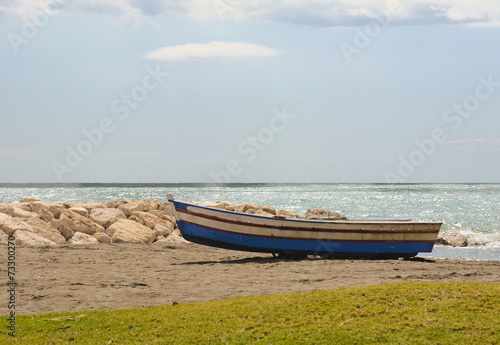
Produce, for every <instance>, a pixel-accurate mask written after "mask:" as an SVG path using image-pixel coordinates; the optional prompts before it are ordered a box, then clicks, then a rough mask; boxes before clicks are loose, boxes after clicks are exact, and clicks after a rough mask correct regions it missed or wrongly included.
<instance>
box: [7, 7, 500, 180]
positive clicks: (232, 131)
mask: <svg viewBox="0 0 500 345" xmlns="http://www.w3.org/2000/svg"><path fill="white" fill-rule="evenodd" d="M290 3H291V4H292V5H290ZM0 37H1V40H0V111H1V119H2V125H1V126H0V167H1V170H0V182H208V183H210V182H212V183H213V182H499V180H500V178H499V173H498V172H499V171H500V160H499V153H500V133H499V129H500V117H499V111H500V64H499V63H498V61H500V4H499V3H498V2H497V1H487V0H482V1H474V2H472V1H470V2H469V1H462V2H454V1H447V0H436V1H432V0H431V1H411V2H396V1H392V2H385V1H355V2H353V1H349V2H347V1H330V0H317V1H302V0H297V1H294V2H293V3H292V2H287V1H273V2H264V1H260V0H253V1H240V0H220V1H219V0H216V1H195V0H190V1H182V2H181V1H174V0H172V1H155V0H149V1H132V0H122V1H107V0H94V1H78V0H73V1H69V0H51V1H42V2H33V1H6V2H2V3H0Z"/></svg>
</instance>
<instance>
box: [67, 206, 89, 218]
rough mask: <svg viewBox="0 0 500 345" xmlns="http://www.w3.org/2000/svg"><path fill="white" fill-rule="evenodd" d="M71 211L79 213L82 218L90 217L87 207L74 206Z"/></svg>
mask: <svg viewBox="0 0 500 345" xmlns="http://www.w3.org/2000/svg"><path fill="white" fill-rule="evenodd" d="M69 210H70V211H73V212H75V213H78V214H79V215H80V216H83V217H87V218H88V217H89V211H88V210H87V209H86V208H85V207H78V206H74V207H70V208H69Z"/></svg>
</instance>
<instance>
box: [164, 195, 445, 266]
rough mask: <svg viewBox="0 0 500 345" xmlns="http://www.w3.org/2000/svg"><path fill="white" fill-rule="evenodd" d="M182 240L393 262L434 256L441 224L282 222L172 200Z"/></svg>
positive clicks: (243, 248)
mask: <svg viewBox="0 0 500 345" xmlns="http://www.w3.org/2000/svg"><path fill="white" fill-rule="evenodd" d="M169 201H170V202H171V205H172V206H173V208H174V210H175V212H174V213H175V217H176V221H177V224H178V226H179V230H180V232H181V234H182V236H183V237H184V238H185V239H186V240H188V241H191V242H194V243H199V244H203V245H207V246H212V247H218V248H225V249H232V250H240V251H251V252H264V253H275V254H286V255H327V256H330V257H366V258H375V257H383V258H387V257H390V258H394V257H412V256H415V255H417V254H418V253H419V252H431V251H432V248H433V246H434V243H435V239H436V237H437V234H438V232H439V229H440V227H441V223H438V222H415V221H411V220H406V221H348V220H342V221H333V220H304V219H284V218H278V217H267V216H261V215H253V214H245V213H238V212H232V211H227V210H221V209H216V208H211V207H205V206H200V205H196V204H192V203H186V202H181V201H177V200H172V199H170V198H169Z"/></svg>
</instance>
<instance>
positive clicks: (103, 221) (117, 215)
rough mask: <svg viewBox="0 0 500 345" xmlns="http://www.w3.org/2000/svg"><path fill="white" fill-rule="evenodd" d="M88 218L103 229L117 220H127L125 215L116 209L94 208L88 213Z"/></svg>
mask: <svg viewBox="0 0 500 345" xmlns="http://www.w3.org/2000/svg"><path fill="white" fill-rule="evenodd" d="M89 218H90V219H91V220H93V221H94V222H96V223H97V224H99V225H101V226H103V227H104V228H108V227H109V226H110V225H111V224H113V223H114V222H116V221H117V220H119V219H127V217H126V216H125V213H123V211H121V210H119V209H116V208H94V209H93V210H92V211H90V216H89Z"/></svg>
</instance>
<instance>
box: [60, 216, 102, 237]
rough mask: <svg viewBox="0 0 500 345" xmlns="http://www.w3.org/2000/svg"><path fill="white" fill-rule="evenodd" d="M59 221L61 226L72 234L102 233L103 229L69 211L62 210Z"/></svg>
mask: <svg viewBox="0 0 500 345" xmlns="http://www.w3.org/2000/svg"><path fill="white" fill-rule="evenodd" d="M59 219H60V220H61V223H62V224H63V225H66V226H67V227H68V228H70V229H71V230H72V231H73V232H77V231H80V232H83V233H85V234H87V235H93V234H95V233H96V232H104V228H103V227H102V226H101V225H99V224H97V223H95V222H93V221H92V220H90V219H88V218H85V217H83V216H81V215H79V214H78V213H76V212H73V211H71V210H62V211H61V216H60V218H59Z"/></svg>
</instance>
